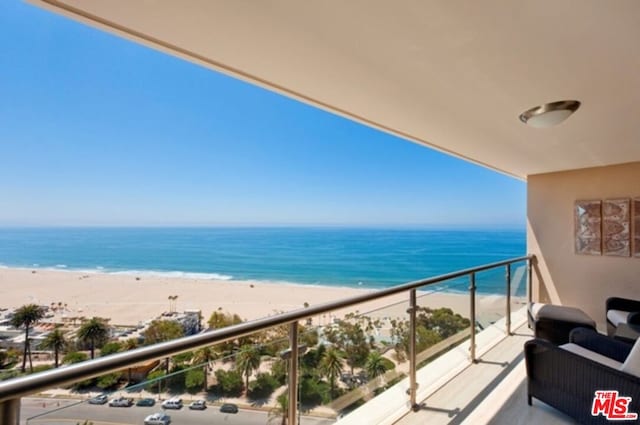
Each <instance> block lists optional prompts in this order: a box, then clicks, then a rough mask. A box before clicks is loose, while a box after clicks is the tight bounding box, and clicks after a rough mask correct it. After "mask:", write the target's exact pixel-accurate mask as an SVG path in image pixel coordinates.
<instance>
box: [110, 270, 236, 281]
mask: <svg viewBox="0 0 640 425" xmlns="http://www.w3.org/2000/svg"><path fill="white" fill-rule="evenodd" d="M106 273H108V274H114V275H136V276H149V277H169V278H179V279H204V280H232V279H233V276H230V275H226V274H220V273H198V272H181V271H156V270H121V271H112V272H106Z"/></svg>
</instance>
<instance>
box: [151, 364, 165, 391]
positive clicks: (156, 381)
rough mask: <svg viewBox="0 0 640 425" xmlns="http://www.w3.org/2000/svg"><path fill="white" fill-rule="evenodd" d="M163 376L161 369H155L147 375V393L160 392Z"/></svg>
mask: <svg viewBox="0 0 640 425" xmlns="http://www.w3.org/2000/svg"><path fill="white" fill-rule="evenodd" d="M165 376H166V373H165V372H164V370H161V369H156V370H154V371H153V372H151V373H150V374H149V375H147V381H149V384H147V388H146V389H147V391H150V392H152V393H160V392H162V382H163V381H164V377H165Z"/></svg>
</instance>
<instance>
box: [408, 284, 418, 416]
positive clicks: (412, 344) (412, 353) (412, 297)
mask: <svg viewBox="0 0 640 425" xmlns="http://www.w3.org/2000/svg"><path fill="white" fill-rule="evenodd" d="M416 307H417V306H416V290H415V289H412V290H411V291H410V292H409V401H410V403H411V408H412V409H413V410H414V411H417V410H418V408H419V407H418V403H417V401H416V393H417V389H418V385H417V382H416V366H417V365H416Z"/></svg>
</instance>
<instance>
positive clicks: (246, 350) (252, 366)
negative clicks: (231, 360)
mask: <svg viewBox="0 0 640 425" xmlns="http://www.w3.org/2000/svg"><path fill="white" fill-rule="evenodd" d="M260 360H261V359H260V351H259V350H258V348H257V347H255V346H253V345H243V346H242V347H240V351H239V352H238V354H236V369H237V370H238V371H239V372H240V373H241V374H242V375H244V376H245V388H246V389H247V390H248V389H249V377H250V376H251V374H252V373H253V371H254V370H257V369H258V368H259V367H260Z"/></svg>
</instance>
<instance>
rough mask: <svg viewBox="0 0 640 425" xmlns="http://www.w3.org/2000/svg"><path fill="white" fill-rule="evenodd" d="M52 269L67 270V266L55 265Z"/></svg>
mask: <svg viewBox="0 0 640 425" xmlns="http://www.w3.org/2000/svg"><path fill="white" fill-rule="evenodd" d="M54 267H55V268H56V269H66V268H67V265H66V264H56V265H55V266H54Z"/></svg>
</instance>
